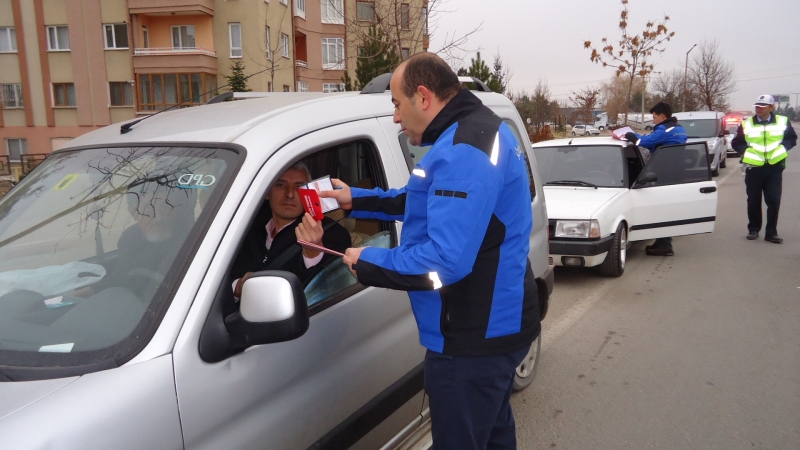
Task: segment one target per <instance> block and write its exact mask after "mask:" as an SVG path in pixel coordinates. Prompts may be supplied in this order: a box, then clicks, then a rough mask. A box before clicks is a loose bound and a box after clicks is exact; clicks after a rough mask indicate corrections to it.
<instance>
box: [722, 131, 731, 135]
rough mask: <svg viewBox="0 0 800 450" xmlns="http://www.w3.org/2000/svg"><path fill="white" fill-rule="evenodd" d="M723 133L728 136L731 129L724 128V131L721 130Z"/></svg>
mask: <svg viewBox="0 0 800 450" xmlns="http://www.w3.org/2000/svg"><path fill="white" fill-rule="evenodd" d="M723 134H724V135H725V136H730V135H731V130H725V131H723Z"/></svg>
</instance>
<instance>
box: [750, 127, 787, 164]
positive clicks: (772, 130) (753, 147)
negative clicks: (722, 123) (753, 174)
mask: <svg viewBox="0 0 800 450" xmlns="http://www.w3.org/2000/svg"><path fill="white" fill-rule="evenodd" d="M788 123H789V119H788V118H787V117H786V116H779V115H776V116H775V122H774V123H768V124H764V125H761V124H756V123H755V116H753V117H751V118H749V119H747V120H745V121H744V122H742V131H743V132H744V138H745V140H746V141H747V150H745V152H744V156H742V163H744V164H750V165H753V166H763V165H764V163H765V162H768V163H769V164H770V165H774V164H778V163H779V162H781V161H783V160H784V159H786V156H787V155H786V148H785V147H784V146H783V134H784V132H785V131H786V124H788Z"/></svg>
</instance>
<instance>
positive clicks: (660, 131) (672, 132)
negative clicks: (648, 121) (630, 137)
mask: <svg viewBox="0 0 800 450" xmlns="http://www.w3.org/2000/svg"><path fill="white" fill-rule="evenodd" d="M634 134H636V133H634ZM636 137H638V138H639V140H638V141H637V142H636V145H638V146H640V147H644V148H646V149H648V150H650V151H651V152H655V151H656V150H658V147H661V146H662V145H677V144H685V143H686V140H687V136H686V130H685V129H684V128H683V127H682V126H680V125H679V124H678V119H676V118H674V117H670V118H668V119H667V120H665V121H663V122H661V123H660V124H658V125H656V127H655V128H653V132H652V133H650V134H647V135H644V136H640V135H638V134H636Z"/></svg>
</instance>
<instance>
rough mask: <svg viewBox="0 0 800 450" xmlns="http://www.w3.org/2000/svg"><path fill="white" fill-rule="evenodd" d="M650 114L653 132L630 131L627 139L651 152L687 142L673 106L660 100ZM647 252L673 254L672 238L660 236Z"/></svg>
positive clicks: (663, 254) (684, 131) (662, 254)
mask: <svg viewBox="0 0 800 450" xmlns="http://www.w3.org/2000/svg"><path fill="white" fill-rule="evenodd" d="M650 114H652V115H653V123H654V124H655V126H656V127H655V128H654V129H653V132H652V133H650V134H648V135H645V136H640V135H638V134H636V133H631V132H628V133H626V134H625V139H627V140H628V142H633V143H634V144H636V145H638V146H639V147H644V148H646V149H648V150H650V153H651V154H655V152H656V150H658V148H659V147H661V146H662V145H677V144H685V143H686V139H687V136H686V130H684V129H683V127H682V126H680V125H679V124H678V119H676V118H674V117H672V107H671V106H669V104H667V103H664V102H658V103H656V105H655V106H653V107H652V108H650ZM645 252H646V253H647V254H648V255H652V256H672V255H674V254H675V251H674V250H673V249H672V238H671V237H665V238H658V239H656V241H655V242H654V243H653V245H648V246H647V247H645Z"/></svg>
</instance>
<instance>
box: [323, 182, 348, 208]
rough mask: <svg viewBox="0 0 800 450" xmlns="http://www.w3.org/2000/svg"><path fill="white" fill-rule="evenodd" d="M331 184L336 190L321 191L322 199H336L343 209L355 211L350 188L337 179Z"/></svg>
mask: <svg viewBox="0 0 800 450" xmlns="http://www.w3.org/2000/svg"><path fill="white" fill-rule="evenodd" d="M331 183H332V184H333V188H334V189H333V190H332V191H320V193H319V196H320V198H335V199H336V201H337V202H339V206H341V207H342V209H353V194H352V193H351V192H350V186H348V185H347V184H345V183H344V182H342V180H339V179H337V178H332V179H331Z"/></svg>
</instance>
